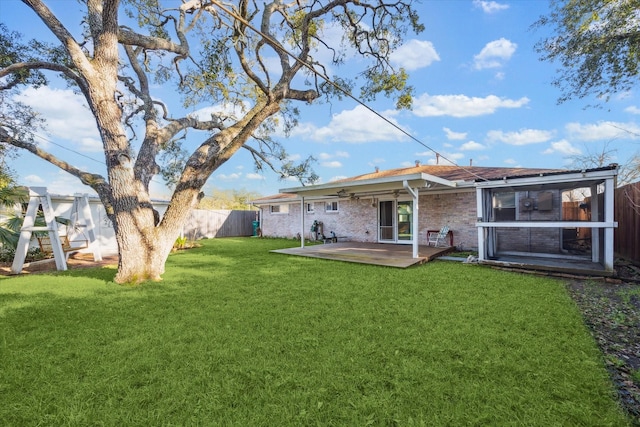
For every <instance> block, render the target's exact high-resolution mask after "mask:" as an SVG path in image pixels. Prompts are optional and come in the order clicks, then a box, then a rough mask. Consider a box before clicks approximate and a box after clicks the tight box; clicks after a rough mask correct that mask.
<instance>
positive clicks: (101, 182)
mask: <svg viewBox="0 0 640 427" xmlns="http://www.w3.org/2000/svg"><path fill="white" fill-rule="evenodd" d="M0 142H2V143H5V144H9V145H12V146H14V147H18V148H22V149H25V150H27V151H29V152H31V153H33V154H34V155H36V156H37V157H39V158H41V159H43V160H46V161H47V162H49V163H51V164H52V165H54V166H57V167H59V168H60V169H62V170H64V171H65V172H68V173H69V174H71V175H73V176H75V177H76V178H78V179H80V181H81V182H82V183H83V184H85V185H88V186H89V187H91V188H93V189H94V190H95V191H96V192H97V193H98V194H101V192H102V193H106V192H108V191H109V184H108V183H107V180H106V179H105V178H104V177H102V176H101V175H98V174H93V173H89V172H85V171H83V170H81V169H78V168H76V167H75V166H72V165H70V164H69V163H67V162H65V161H64V160H61V159H59V158H58V157H56V156H54V155H53V154H51V153H49V152H47V151H45V150H42V149H41V148H40V147H38V146H37V145H36V144H33V143H31V142H26V141H22V140H18V139H15V138H13V137H12V136H11V135H9V132H7V130H6V129H4V128H1V127H0Z"/></svg>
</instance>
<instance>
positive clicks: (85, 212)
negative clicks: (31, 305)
mask: <svg viewBox="0 0 640 427" xmlns="http://www.w3.org/2000/svg"><path fill="white" fill-rule="evenodd" d="M39 209H42V213H43V216H44V221H45V225H44V226H36V216H37V214H38V210H39ZM66 231H67V232H66V234H65V235H60V231H59V227H58V222H57V221H56V217H55V215H54V211H53V207H52V203H51V197H50V195H49V193H48V192H47V188H46V187H30V188H29V204H28V205H27V210H26V213H25V217H24V221H23V224H22V228H21V229H20V239H19V240H18V245H17V247H16V252H15V256H14V259H13V264H12V266H11V272H12V273H13V274H20V273H21V272H22V267H23V266H24V261H25V259H26V256H27V252H28V251H29V246H30V244H31V238H32V237H33V235H34V233H38V234H37V235H36V238H37V239H38V243H39V245H40V248H41V250H44V251H47V250H50V251H51V252H52V253H53V257H54V259H55V263H56V269H57V270H60V271H63V270H66V269H67V259H68V257H69V255H70V254H71V253H73V252H77V251H79V250H80V249H85V248H90V249H91V252H92V253H93V259H94V261H101V260H102V254H101V251H100V245H99V243H98V241H97V239H96V226H95V223H94V222H93V218H92V216H91V209H90V208H89V200H88V196H87V195H86V194H84V195H83V194H75V195H74V200H73V205H72V208H71V215H70V218H69V221H68V225H66ZM45 232H46V234H43V233H45ZM70 234H74V235H75V237H74V236H70ZM80 235H82V238H81V239H79V238H78V237H79V236H80Z"/></svg>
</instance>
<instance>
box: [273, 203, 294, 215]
mask: <svg viewBox="0 0 640 427" xmlns="http://www.w3.org/2000/svg"><path fill="white" fill-rule="evenodd" d="M274 208H277V209H274ZM269 212H270V213H272V214H273V215H286V214H288V213H289V205H287V204H283V205H270V206H269Z"/></svg>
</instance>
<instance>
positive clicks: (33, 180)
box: [23, 175, 46, 185]
mask: <svg viewBox="0 0 640 427" xmlns="http://www.w3.org/2000/svg"><path fill="white" fill-rule="evenodd" d="M23 180H24V182H25V183H26V184H28V185H34V184H35V185H37V184H44V183H45V182H46V181H45V180H44V179H43V178H42V177H40V176H38V175H27V176H25V177H24V178H23Z"/></svg>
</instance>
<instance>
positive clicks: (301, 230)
mask: <svg viewBox="0 0 640 427" xmlns="http://www.w3.org/2000/svg"><path fill="white" fill-rule="evenodd" d="M300 247H301V248H304V196H300Z"/></svg>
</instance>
